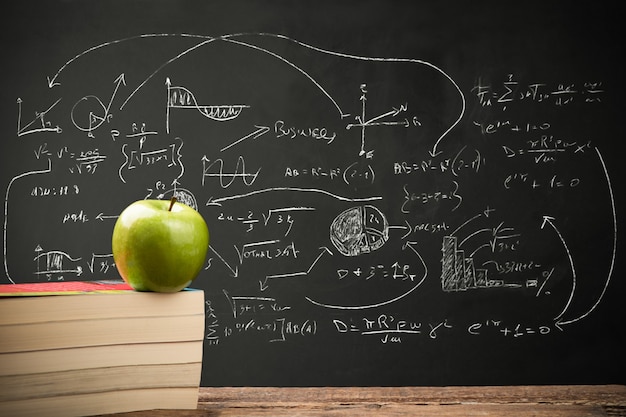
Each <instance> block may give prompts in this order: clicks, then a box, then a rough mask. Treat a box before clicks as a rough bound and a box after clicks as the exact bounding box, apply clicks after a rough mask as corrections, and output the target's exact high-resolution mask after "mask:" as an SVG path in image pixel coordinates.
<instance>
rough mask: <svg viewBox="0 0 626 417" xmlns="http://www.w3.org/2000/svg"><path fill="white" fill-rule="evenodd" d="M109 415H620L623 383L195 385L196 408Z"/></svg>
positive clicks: (625, 394) (625, 411) (624, 406)
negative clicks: (556, 384)
mask: <svg viewBox="0 0 626 417" xmlns="http://www.w3.org/2000/svg"><path fill="white" fill-rule="evenodd" d="M110 416H117V417H209V416H210V417H217V416H219V417H255V416H258V417H269V416H273V417H283V416H292V417H313V416H330V417H348V416H350V417H352V416H366V417H367V416H389V417H404V416H444V417H461V416H463V417H474V416H476V417H478V416H481V417H495V416H498V417H502V416H505V417H509V416H511V417H517V416H519V417H531V416H533V417H566V416H567V417H606V416H626V386H624V385H574V386H512V387H508V386H505V387H368V388H366V387H362V388H361V387H345V388H341V387H312V388H271V387H270V388H267V387H263V388H255V387H242V388H229V387H225V388H200V393H199V399H198V408H197V409H196V410H150V411H136V412H130V413H120V414H114V415H110Z"/></svg>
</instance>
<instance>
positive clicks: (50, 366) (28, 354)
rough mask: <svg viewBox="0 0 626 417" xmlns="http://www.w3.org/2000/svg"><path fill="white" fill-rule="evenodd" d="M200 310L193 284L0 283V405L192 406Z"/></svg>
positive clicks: (22, 410)
mask: <svg viewBox="0 0 626 417" xmlns="http://www.w3.org/2000/svg"><path fill="white" fill-rule="evenodd" d="M204 317H205V310H204V293H203V292H202V291H200V290H193V289H185V290H183V291H180V292H177V293H172V294H161V293H149V292H137V291H134V290H133V289H132V288H130V287H129V286H128V285H126V284H125V283H123V282H117V281H116V282H109V281H103V282H54V283H32V284H6V285H0V415H11V416H20V415H23V416H31V415H46V416H55V415H58V416H87V415H94V414H106V413H115V412H126V411H138V410H148V409H157V408H164V409H167V408H176V409H195V408H196V406H197V396H198V388H199V383H200V374H201V370H202V344H203V339H204Z"/></svg>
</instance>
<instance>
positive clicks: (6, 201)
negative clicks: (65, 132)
mask: <svg viewBox="0 0 626 417" xmlns="http://www.w3.org/2000/svg"><path fill="white" fill-rule="evenodd" d="M51 171H52V162H51V161H50V159H49V158H48V168H46V169H41V170H37V171H28V172H24V173H22V174H20V175H16V176H15V177H13V178H12V179H11V181H9V185H7V191H6V194H5V196H4V227H3V239H4V273H5V274H6V276H7V278H8V279H9V281H11V284H15V281H13V279H12V278H11V275H10V274H9V266H8V264H7V223H8V219H9V217H8V212H9V192H10V191H11V186H12V185H13V183H14V182H15V180H18V179H20V178H24V177H28V176H30V175H38V174H46V173H49V172H51Z"/></svg>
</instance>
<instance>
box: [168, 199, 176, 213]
mask: <svg viewBox="0 0 626 417" xmlns="http://www.w3.org/2000/svg"><path fill="white" fill-rule="evenodd" d="M175 202H176V197H172V199H171V200H170V208H169V209H168V210H167V211H172V207H174V203H175Z"/></svg>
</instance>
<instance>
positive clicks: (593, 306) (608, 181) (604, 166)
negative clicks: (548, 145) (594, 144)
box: [556, 148, 617, 328]
mask: <svg viewBox="0 0 626 417" xmlns="http://www.w3.org/2000/svg"><path fill="white" fill-rule="evenodd" d="M595 150H596V153H597V154H598V158H599V159H600V163H601V164H602V169H603V171H604V176H605V178H606V183H607V186H608V191H609V198H610V200H611V213H612V215H613V252H612V254H611V262H610V266H609V272H608V273H607V277H606V282H605V283H604V288H603V289H602V292H601V293H600V295H599V296H598V299H597V300H596V301H595V303H594V304H593V305H592V306H591V308H590V309H589V310H587V311H586V312H585V313H584V314H581V315H580V316H578V317H576V318H573V319H569V320H562V319H561V316H562V314H561V315H560V316H559V317H558V318H557V323H556V325H557V327H558V326H559V325H565V324H572V323H574V322H577V321H578V320H581V319H584V318H585V317H587V316H588V315H589V314H590V313H591V312H592V311H593V310H595V309H596V307H598V304H600V301H602V298H603V297H604V294H605V293H606V290H607V288H608V286H609V282H610V281H611V276H612V275H613V268H614V267H615V257H616V254H617V214H616V211H615V196H614V195H613V187H612V186H611V180H610V178H609V173H608V170H607V169H606V164H605V163H604V159H603V158H602V155H601V154H600V151H599V150H598V148H595ZM559 328H560V327H559Z"/></svg>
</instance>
